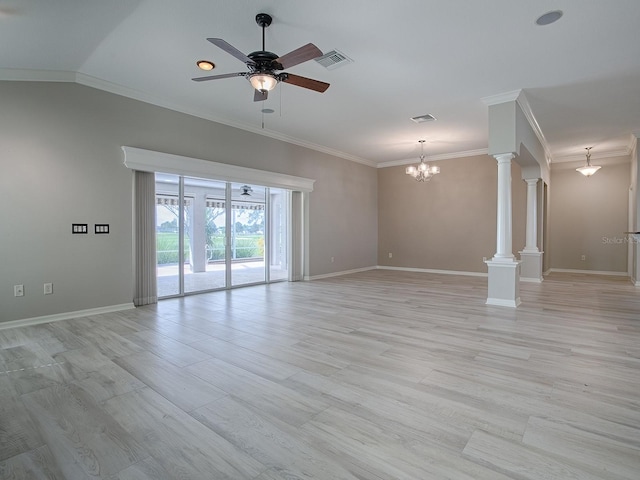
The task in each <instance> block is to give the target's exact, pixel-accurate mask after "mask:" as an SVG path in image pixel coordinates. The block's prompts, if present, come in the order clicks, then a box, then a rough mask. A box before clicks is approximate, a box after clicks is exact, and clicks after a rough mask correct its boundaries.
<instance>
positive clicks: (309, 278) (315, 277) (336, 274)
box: [304, 266, 377, 281]
mask: <svg viewBox="0 0 640 480" xmlns="http://www.w3.org/2000/svg"><path fill="white" fill-rule="evenodd" d="M376 268H377V267H375V266H373V267H364V268H354V269H353V270H343V271H342V272H333V273H323V274H322V275H312V276H308V275H305V277H304V280H305V281H312V280H320V279H323V278H331V277H340V276H342V275H349V274H351V273H359V272H366V271H368V270H375V269H376Z"/></svg>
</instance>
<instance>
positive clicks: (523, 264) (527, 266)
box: [518, 250, 544, 283]
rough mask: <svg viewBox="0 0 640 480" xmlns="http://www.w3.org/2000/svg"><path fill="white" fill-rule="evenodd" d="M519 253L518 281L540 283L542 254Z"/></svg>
mask: <svg viewBox="0 0 640 480" xmlns="http://www.w3.org/2000/svg"><path fill="white" fill-rule="evenodd" d="M518 253H520V281H522V282H534V283H542V280H543V278H542V254H543V253H544V252H534V251H531V252H527V251H526V250H523V251H522V252H518Z"/></svg>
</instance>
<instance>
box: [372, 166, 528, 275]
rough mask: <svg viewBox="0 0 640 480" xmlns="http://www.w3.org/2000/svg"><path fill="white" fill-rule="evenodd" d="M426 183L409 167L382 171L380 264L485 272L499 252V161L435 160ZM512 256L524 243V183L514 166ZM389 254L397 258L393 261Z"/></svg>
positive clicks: (380, 189)
mask: <svg viewBox="0 0 640 480" xmlns="http://www.w3.org/2000/svg"><path fill="white" fill-rule="evenodd" d="M437 165H439V166H440V169H441V173H440V174H438V175H436V176H435V177H433V178H432V179H431V181H430V182H428V183H419V182H416V181H415V180H413V179H412V178H410V177H409V176H408V175H406V174H405V167H404V166H402V167H388V168H381V169H379V170H378V223H379V229H378V232H379V233H378V245H379V253H378V264H379V265H384V266H394V267H409V268H424V269H435V270H455V271H463V272H483V273H486V271H487V267H486V265H485V264H484V263H483V262H482V258H483V257H487V258H491V257H492V256H493V255H494V254H495V251H496V209H497V174H498V167H497V163H496V160H495V159H494V158H493V157H489V156H488V155H480V156H477V157H467V158H459V159H452V160H445V161H440V162H437ZM511 178H512V191H513V252H514V254H515V255H516V256H517V252H518V250H522V248H523V247H524V242H525V220H526V184H525V183H524V182H523V181H522V180H521V179H520V178H521V177H520V167H519V166H518V165H517V164H516V163H515V162H512V170H511ZM389 253H392V254H393V258H389V255H388V254H389Z"/></svg>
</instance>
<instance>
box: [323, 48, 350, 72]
mask: <svg viewBox="0 0 640 480" xmlns="http://www.w3.org/2000/svg"><path fill="white" fill-rule="evenodd" d="M315 61H316V62H318V63H319V64H320V65H322V66H323V67H324V68H326V69H327V70H334V69H336V68H338V67H341V66H343V65H346V64H347V63H353V60H351V59H350V58H349V57H347V56H346V55H345V54H344V53H342V52H339V51H337V50H331V51H330V52H328V53H325V54H324V55H322V56H321V57H318V58H316V59H315Z"/></svg>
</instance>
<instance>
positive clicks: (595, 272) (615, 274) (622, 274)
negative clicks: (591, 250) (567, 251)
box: [545, 268, 629, 277]
mask: <svg viewBox="0 0 640 480" xmlns="http://www.w3.org/2000/svg"><path fill="white" fill-rule="evenodd" d="M550 272H557V273H584V274H590V275H610V276H612V277H628V276H629V273H628V272H607V271H604V270H577V269H573V268H550V269H549V270H547V272H546V273H545V275H546V274H547V273H550Z"/></svg>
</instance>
